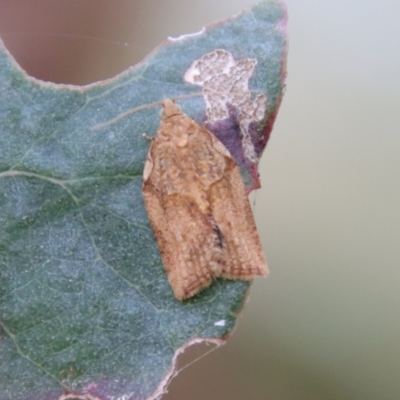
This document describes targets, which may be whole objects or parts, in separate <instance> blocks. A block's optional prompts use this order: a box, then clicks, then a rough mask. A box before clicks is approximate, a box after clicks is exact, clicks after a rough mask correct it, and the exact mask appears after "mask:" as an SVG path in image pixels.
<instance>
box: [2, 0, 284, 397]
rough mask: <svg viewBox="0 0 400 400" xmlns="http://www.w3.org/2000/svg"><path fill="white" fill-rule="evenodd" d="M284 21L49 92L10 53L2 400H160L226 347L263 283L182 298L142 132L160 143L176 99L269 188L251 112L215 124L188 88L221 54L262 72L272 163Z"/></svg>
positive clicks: (195, 38) (169, 45)
mask: <svg viewBox="0 0 400 400" xmlns="http://www.w3.org/2000/svg"><path fill="white" fill-rule="evenodd" d="M285 23H286V15H285V11H284V9H283V6H282V5H281V3H280V2H277V1H262V2H261V3H259V4H258V5H257V6H255V7H254V8H253V9H251V10H249V11H246V12H243V13H242V14H240V15H238V16H236V17H235V18H232V19H229V20H227V21H225V22H223V23H219V24H216V25H213V26H210V27H208V28H207V29H205V30H204V31H203V32H201V33H198V34H194V35H187V36H185V37H183V38H179V39H174V40H167V41H166V42H165V43H163V44H162V45H161V46H160V47H159V48H158V49H156V50H155V51H154V52H153V53H152V54H151V55H150V56H149V57H148V58H146V59H145V60H144V61H143V62H142V63H140V64H138V65H136V66H135V67H132V68H131V69H129V70H128V71H126V72H125V73H123V74H121V75H119V76H117V77H116V78H115V79H111V80H108V81H104V82H100V83H97V84H93V85H90V86H87V87H73V86H66V85H54V84H50V83H44V82H40V81H37V80H35V79H33V78H30V77H28V76H26V75H25V73H24V72H23V71H22V70H21V69H20V68H19V67H18V66H17V65H16V63H15V62H14V61H13V59H12V58H11V56H10V55H9V54H8V53H7V51H6V50H5V49H3V50H2V51H1V52H0V74H1V78H0V124H1V131H0V132H1V133H0V398H1V399H2V400H26V399H30V400H53V399H57V398H61V397H60V396H62V395H64V397H63V398H64V399H71V400H72V399H78V398H79V399H95V398H96V399H102V400H103V399H107V400H111V399H117V398H118V399H124V400H129V399H146V398H149V396H151V395H152V394H153V393H155V394H154V396H158V395H160V394H161V393H162V388H163V386H164V385H165V384H166V383H167V382H168V380H169V379H170V377H171V374H172V372H173V370H172V369H171V368H172V367H173V360H174V356H175V355H176V354H177V353H178V352H179V351H180V349H182V348H184V346H185V344H188V343H191V342H194V341H196V340H200V338H202V339H208V340H214V342H215V343H220V342H221V341H223V340H225V338H226V337H227V335H228V334H229V332H230V331H231V330H232V328H233V326H234V324H235V319H236V316H237V314H238V312H239V311H240V309H241V308H242V306H243V302H244V299H245V296H246V293H247V290H248V283H246V282H242V281H229V280H224V281H222V280H217V281H216V282H215V283H214V284H213V285H211V287H210V288H209V289H207V290H204V291H203V292H202V293H201V294H199V295H197V296H195V297H194V298H192V299H190V300H188V301H185V302H179V301H177V300H176V299H175V298H174V296H173V293H172V290H171V288H170V286H169V284H168V281H167V278H166V274H165V272H164V269H163V266H162V263H161V259H160V255H159V252H158V249H157V246H156V244H155V240H154V236H153V233H152V230H151V228H150V224H149V221H148V219H147V215H146V213H145V210H144V206H143V200H142V193H141V184H142V178H141V177H142V171H143V165H144V160H145V157H146V154H147V150H148V147H149V143H148V141H147V140H145V139H144V138H143V136H142V133H143V132H145V133H147V134H151V135H153V134H154V133H155V132H156V130H157V127H158V124H159V122H160V118H159V109H160V107H159V102H160V101H161V100H162V99H163V98H164V97H169V98H173V97H175V98H178V99H181V100H179V104H180V105H181V106H182V108H183V109H184V111H185V113H186V114H188V115H190V116H192V117H193V118H195V119H196V120H197V121H198V122H200V123H206V124H208V125H209V126H210V129H213V132H214V133H215V134H216V135H218V136H219V137H220V138H221V139H222V140H223V141H224V142H225V144H226V145H227V146H228V147H229V148H230V149H231V152H232V153H233V154H234V156H235V157H236V158H237V160H238V163H239V165H240V167H241V169H242V172H243V176H244V178H245V181H246V182H247V185H248V187H249V189H251V188H253V187H257V186H258V180H257V179H258V176H257V170H256V167H257V159H252V160H250V159H249V158H248V157H247V155H246V154H247V153H246V151H245V150H246V149H244V146H243V132H242V131H243V129H241V128H243V126H244V125H243V121H242V122H240V121H241V120H240V118H242V117H243V115H242V116H241V114H240V112H239V111H240V109H239V108H238V107H237V106H236V105H235V103H234V102H233V103H229V104H228V103H227V107H228V109H229V113H228V117H226V118H225V119H222V120H219V121H218V120H213V121H211V119H210V115H208V114H207V112H208V111H210V110H208V111H207V112H206V111H205V110H206V109H205V105H204V104H205V103H204V99H205V97H204V96H203V93H202V90H203V89H204V88H199V86H196V85H193V84H191V83H188V82H185V80H184V75H185V72H187V71H188V69H190V66H191V65H193V64H192V63H193V62H194V61H195V60H199V59H201V57H203V56H204V55H205V54H208V53H212V52H213V51H215V50H216V49H220V50H223V51H226V52H229V54H232V56H233V57H234V60H243V59H255V60H257V65H256V67H255V69H254V72H253V73H252V74H251V77H250V82H249V85H250V90H251V92H249V93H250V97H251V98H252V99H254V98H255V97H254V96H257V95H258V94H260V93H261V94H263V95H266V99H267V100H266V109H265V110H264V111H263V114H262V118H261V119H260V120H259V121H258V122H256V123H249V124H247V125H246V126H247V128H246V129H248V132H247V133H248V134H249V137H250V139H251V143H250V144H252V145H253V147H251V146H250V147H251V148H253V150H254V154H255V155H256V156H257V157H258V156H260V155H261V153H262V150H263V148H264V146H265V144H266V141H267V139H268V136H269V133H270V130H271V128H272V125H273V121H274V118H275V116H276V113H277V110H278V106H279V103H280V100H281V97H282V89H283V79H284V75H285V56H286V40H285ZM241 123H242V125H243V126H242V127H241V126H240V124H241ZM247 150H248V149H247ZM157 390H158V391H157ZM156 391H157V392H156Z"/></svg>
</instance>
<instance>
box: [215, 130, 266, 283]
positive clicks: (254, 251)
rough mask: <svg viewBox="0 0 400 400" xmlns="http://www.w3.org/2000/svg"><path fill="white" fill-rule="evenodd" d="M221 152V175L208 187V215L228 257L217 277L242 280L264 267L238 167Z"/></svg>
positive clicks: (250, 277) (217, 145) (259, 273)
mask: <svg viewBox="0 0 400 400" xmlns="http://www.w3.org/2000/svg"><path fill="white" fill-rule="evenodd" d="M214 143H216V146H215V148H216V149H217V150H218V151H219V148H220V145H222V143H221V142H219V140H218V139H216V138H214ZM218 143H219V144H218ZM222 146H223V145H222ZM222 154H223V155H224V156H225V159H226V169H225V173H224V176H223V178H222V179H221V180H220V181H218V182H216V183H215V184H213V185H212V186H211V188H210V203H211V210H212V215H213V217H214V219H215V221H216V223H217V225H218V227H219V229H220V230H221V232H222V235H223V238H224V245H225V246H226V250H227V253H228V260H229V262H228V263H227V264H226V265H225V266H224V267H223V271H222V274H221V276H222V277H224V278H229V279H245V280H251V279H253V278H254V276H266V275H268V267H267V263H266V261H265V257H264V253H263V250H262V247H261V242H260V238H259V235H258V232H257V228H256V224H255V221H254V217H253V213H252V211H251V207H250V203H249V200H248V197H247V193H246V189H245V186H244V183H243V180H242V177H241V175H240V171H239V168H238V166H237V164H236V162H235V160H234V159H233V158H232V156H231V155H230V153H229V151H228V150H227V149H226V148H225V147H224V148H223V150H222Z"/></svg>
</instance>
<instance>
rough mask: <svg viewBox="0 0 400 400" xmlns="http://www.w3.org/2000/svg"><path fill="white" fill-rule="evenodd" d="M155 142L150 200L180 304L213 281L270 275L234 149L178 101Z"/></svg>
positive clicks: (147, 170)
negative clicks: (187, 113) (183, 108)
mask: <svg viewBox="0 0 400 400" xmlns="http://www.w3.org/2000/svg"><path fill="white" fill-rule="evenodd" d="M163 108H164V110H163V118H162V121H161V124H160V127H159V129H158V131H157V135H156V137H155V138H154V139H153V140H152V143H151V146H150V150H149V153H148V156H147V160H146V164H145V167H144V172H143V196H144V202H145V205H146V209H147V213H148V216H149V219H150V222H151V225H152V226H153V229H154V233H155V236H156V239H157V243H158V247H159V249H160V253H161V257H162V261H163V264H164V267H165V270H166V272H167V275H168V279H169V282H170V284H171V286H172V289H173V291H174V294H175V297H176V298H177V299H178V300H184V299H186V298H189V297H191V296H193V295H195V294H196V293H197V292H198V291H199V290H201V289H203V288H205V287H207V286H209V285H210V284H211V282H212V280H213V278H217V277H223V278H228V279H244V280H251V279H253V278H254V276H256V275H263V276H265V275H267V274H268V267H267V264H266V262H265V258H264V254H263V251H262V248H261V243H260V238H259V236H258V234H257V230H256V226H255V223H254V218H253V214H252V212H251V208H250V204H249V200H248V198H247V194H246V190H245V187H244V184H243V181H242V177H241V175H240V172H239V168H238V167H237V165H236V162H235V160H234V159H233V158H232V156H231V155H230V153H229V151H228V150H227V149H226V147H225V146H224V145H223V144H222V143H221V142H220V141H219V140H218V139H217V138H216V137H215V136H214V135H213V134H212V133H211V132H210V131H209V130H207V129H206V128H205V127H203V126H200V125H198V124H197V123H196V122H195V121H193V120H192V119H190V118H189V117H188V116H187V115H185V114H184V113H182V111H181V110H180V109H179V108H178V107H177V106H176V105H175V104H174V102H173V101H171V100H168V99H166V100H164V102H163Z"/></svg>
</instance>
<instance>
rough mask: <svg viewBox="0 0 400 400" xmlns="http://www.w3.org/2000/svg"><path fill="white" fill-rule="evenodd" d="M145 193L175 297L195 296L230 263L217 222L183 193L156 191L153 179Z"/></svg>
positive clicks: (148, 183)
mask: <svg viewBox="0 0 400 400" xmlns="http://www.w3.org/2000/svg"><path fill="white" fill-rule="evenodd" d="M143 194H144V199H145V204H146V208H147V212H148V214H149V218H150V220H151V222H152V226H153V230H154V233H155V236H156V239H157V243H158V247H159V249H160V253H161V258H162V261H163V264H164V268H165V270H166V272H167V275H168V280H169V282H170V284H171V286H172V289H173V291H174V294H175V297H176V298H177V299H178V300H183V299H186V298H188V297H191V296H193V295H194V294H196V293H197V292H199V291H200V290H201V289H203V288H205V287H207V286H209V285H210V284H211V282H212V280H213V278H214V277H216V276H220V275H221V273H222V269H223V266H224V265H225V264H226V258H227V254H226V249H224V248H222V247H220V246H219V237H218V232H216V230H215V227H214V224H213V221H210V220H209V219H208V218H207V216H205V215H204V214H202V213H201V212H200V211H199V210H198V209H197V208H196V207H194V206H193V205H191V204H188V203H187V200H186V199H185V198H183V197H182V196H179V195H177V194H175V195H172V196H171V195H169V196H165V194H163V193H160V191H158V192H157V191H156V190H154V186H153V185H152V182H151V178H150V179H148V180H147V182H145V184H144V187H143ZM183 221H184V223H183Z"/></svg>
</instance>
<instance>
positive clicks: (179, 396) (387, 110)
mask: <svg viewBox="0 0 400 400" xmlns="http://www.w3.org/2000/svg"><path fill="white" fill-rule="evenodd" d="M252 3H253V2H252V1H248V0H235V1H234V0H220V1H215V0H146V1H135V0H79V1H78V0H69V1H65V0H35V1H32V0H26V1H24V0H14V1H5V0H2V1H0V36H1V37H2V39H3V40H4V41H5V43H6V46H7V47H8V48H9V50H10V51H11V53H12V54H13V55H14V57H16V59H17V60H18V62H19V63H20V64H21V65H22V67H23V68H24V69H26V70H27V71H28V72H29V73H30V74H31V75H33V76H35V77H37V78H40V79H44V80H50V81H53V82H62V83H74V84H86V83H90V82H94V81H96V80H100V79H105V78H109V77H112V76H113V75H115V74H116V73H118V72H121V71H123V70H124V69H126V68H127V67H129V66H130V65H133V64H134V63H136V62H137V61H140V60H141V59H142V58H143V57H144V56H145V55H146V54H147V53H149V52H150V51H151V50H152V48H153V47H154V46H156V45H157V44H159V43H160V42H161V41H162V40H163V39H164V38H165V37H166V36H178V35H180V34H183V33H189V32H194V31H197V30H199V29H200V28H201V27H202V26H203V25H204V24H207V23H211V22H214V21H216V20H219V19H223V18H225V17H228V16H229V15H231V14H235V13H237V12H239V11H240V10H241V9H242V8H244V7H247V6H250V5H251V4H252ZM286 4H287V7H288V12H289V60H288V79H287V91H286V94H285V97H284V100H283V103H282V106H281V110H280V113H279V115H278V119H277V122H276V124H275V128H274V131H273V133H272V136H271V139H270V142H269V144H268V147H267V149H266V151H265V153H264V156H263V159H262V161H261V165H260V172H261V178H262V189H261V190H259V191H258V192H257V194H256V197H255V204H256V208H255V213H256V219H257V224H258V227H259V230H260V233H261V236H262V241H263V246H264V249H265V252H266V256H267V259H268V262H269V265H270V269H271V273H270V276H269V278H268V279H266V280H262V279H257V280H256V282H255V283H254V286H253V289H252V292H251V295H250V299H249V302H248V304H247V306H246V309H245V311H244V313H243V316H242V317H241V318H240V319H239V321H238V325H237V329H236V332H235V334H234V335H233V336H232V338H231V339H230V340H229V341H228V343H227V344H226V345H225V346H224V347H222V348H220V349H218V350H216V351H214V352H213V353H211V354H209V355H208V356H206V357H204V358H202V359H201V360H199V361H197V362H196V363H194V364H192V365H190V366H189V367H188V368H185V369H184V370H182V372H181V373H180V374H179V376H178V377H177V378H176V379H175V380H174V381H173V382H172V384H171V385H170V388H169V394H168V395H167V396H165V399H166V400H186V399H191V400H205V399H208V400H214V399H223V400H225V399H229V400H243V399H246V400H264V399H265V400H269V399H271V400H302V399H304V400H314V399H315V400H320V399H324V400H325V399H326V400H330V399H341V400H343V399H362V400H377V399H379V400H398V399H400V291H399V287H400V256H399V250H400V207H399V205H400V184H399V172H400V122H399V121H400V111H399V106H400V77H399V74H400V2H399V1H398V0H381V1H379V2H378V1H369V0H363V1H362V0H352V1H348V0H335V1H333V0H331V1H329V0H327V1H315V0H314V1H313V0H301V1H300V0H287V1H286ZM205 347H206V346H203V348H192V349H191V350H189V352H188V353H187V354H186V355H184V357H183V358H182V360H181V362H180V368H182V367H184V365H186V364H187V363H188V362H190V361H189V360H191V359H195V358H197V357H200V356H201V354H203V353H204V351H207V348H206V349H205Z"/></svg>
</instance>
